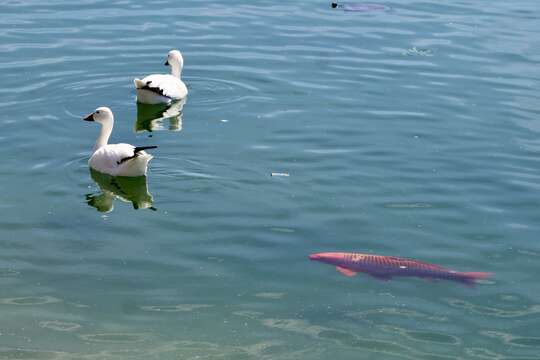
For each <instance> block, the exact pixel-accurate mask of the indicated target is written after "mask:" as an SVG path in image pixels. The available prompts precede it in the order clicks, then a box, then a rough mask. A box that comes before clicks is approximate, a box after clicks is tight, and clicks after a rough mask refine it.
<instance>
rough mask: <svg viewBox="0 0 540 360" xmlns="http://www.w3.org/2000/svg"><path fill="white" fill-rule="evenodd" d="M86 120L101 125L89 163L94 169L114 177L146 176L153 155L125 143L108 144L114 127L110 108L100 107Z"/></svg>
mask: <svg viewBox="0 0 540 360" xmlns="http://www.w3.org/2000/svg"><path fill="white" fill-rule="evenodd" d="M84 119H85V120H87V121H95V122H98V123H100V124H101V132H100V134H99V136H98V139H97V141H96V145H95V146H94V151H93V153H92V156H91V157H90V160H89V161H88V165H89V166H90V167H91V168H92V169H94V170H96V171H99V172H101V173H104V174H108V175H112V176H143V175H146V171H147V168H148V162H149V161H150V160H151V159H152V155H150V154H148V153H146V152H145V151H144V150H142V149H144V148H136V147H135V146H133V145H130V144H123V143H121V144H107V142H108V141H109V137H110V136H111V133H112V129H113V125H114V117H113V113H112V111H111V110H110V109H109V108H107V107H100V108H98V109H96V111H95V112H94V113H92V114H89V115H88V116H86V117H85V118H84Z"/></svg>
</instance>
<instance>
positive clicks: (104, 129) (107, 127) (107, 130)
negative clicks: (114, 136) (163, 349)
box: [94, 121, 113, 151]
mask: <svg viewBox="0 0 540 360" xmlns="http://www.w3.org/2000/svg"><path fill="white" fill-rule="evenodd" d="M112 129H113V122H112V121H111V122H110V123H105V124H103V125H101V132H100V133H99V136H98V138H97V141H96V145H95V146H94V151H96V150H97V149H99V148H101V147H103V146H105V145H107V142H108V141H109V137H110V136H111V133H112Z"/></svg>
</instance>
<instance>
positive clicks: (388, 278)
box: [369, 274, 392, 281]
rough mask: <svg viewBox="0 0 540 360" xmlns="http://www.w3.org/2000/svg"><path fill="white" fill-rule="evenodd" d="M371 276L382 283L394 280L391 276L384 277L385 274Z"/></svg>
mask: <svg viewBox="0 0 540 360" xmlns="http://www.w3.org/2000/svg"><path fill="white" fill-rule="evenodd" d="M369 275H371V276H372V277H374V278H375V279H377V280H381V281H389V280H392V276H390V275H384V274H369Z"/></svg>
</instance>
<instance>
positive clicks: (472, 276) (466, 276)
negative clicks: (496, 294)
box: [461, 272, 493, 286]
mask: <svg viewBox="0 0 540 360" xmlns="http://www.w3.org/2000/svg"><path fill="white" fill-rule="evenodd" d="M461 275H462V278H461V281H463V282H464V283H465V284H466V285H469V286H474V285H475V284H476V282H477V281H478V280H483V279H487V278H488V277H490V276H492V275H493V274H492V273H489V272H464V273H461Z"/></svg>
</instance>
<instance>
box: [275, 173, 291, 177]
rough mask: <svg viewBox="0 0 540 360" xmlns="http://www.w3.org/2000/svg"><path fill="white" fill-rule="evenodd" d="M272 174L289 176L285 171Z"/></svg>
mask: <svg viewBox="0 0 540 360" xmlns="http://www.w3.org/2000/svg"><path fill="white" fill-rule="evenodd" d="M271 175H272V176H285V177H289V176H290V175H289V173H285V172H273V173H272V174H271Z"/></svg>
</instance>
